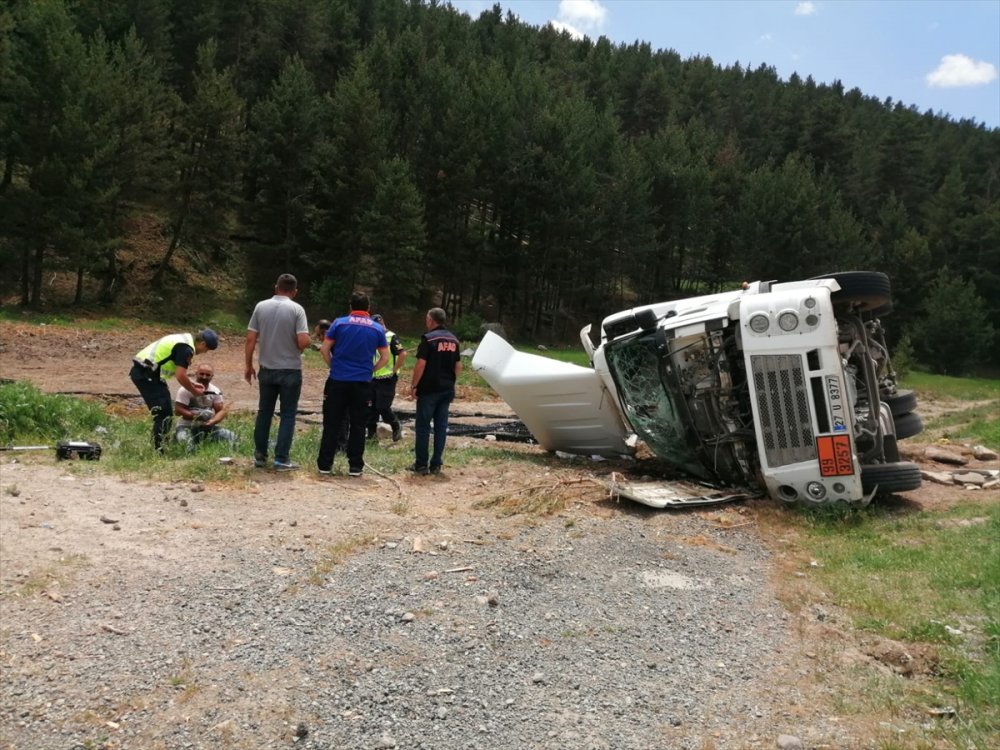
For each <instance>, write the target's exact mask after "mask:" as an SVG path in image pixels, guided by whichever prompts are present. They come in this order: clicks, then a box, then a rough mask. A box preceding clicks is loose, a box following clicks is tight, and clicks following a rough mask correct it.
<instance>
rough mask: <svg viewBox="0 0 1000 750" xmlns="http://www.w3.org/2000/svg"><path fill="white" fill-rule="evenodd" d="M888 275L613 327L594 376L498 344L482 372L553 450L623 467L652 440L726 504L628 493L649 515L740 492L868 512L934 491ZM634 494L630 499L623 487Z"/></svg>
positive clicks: (749, 295) (658, 307)
mask: <svg viewBox="0 0 1000 750" xmlns="http://www.w3.org/2000/svg"><path fill="white" fill-rule="evenodd" d="M891 310H892V303H891V287H890V283H889V279H888V277H886V275H885V274H882V273H875V272H869V271H849V272H843V273H834V274H828V275H825V276H823V277H820V278H814V279H809V280H805V281H796V282H788V283H774V282H766V281H758V282H754V283H751V284H745V285H744V286H743V288H742V289H741V290H738V291H733V292H726V293H722V294H716V295H707V296H701V297H694V298H690V299H682V300H675V301H671V302H663V303H660V304H655V305H647V306H644V307H636V308H633V309H631V310H626V311H624V312H620V313H616V314H614V315H611V316H609V317H607V318H605V319H604V321H603V323H602V325H601V332H600V334H601V335H600V343H599V345H598V346H597V347H596V348H594V345H593V343H592V341H591V339H590V326H587V327H586V328H584V329H583V331H581V340H582V341H583V345H584V347H585V348H586V349H587V351H588V353H589V354H590V357H591V362H592V364H593V367H592V368H586V367H580V366H578V365H572V364H567V363H564V362H558V361H555V360H552V359H548V358H545V357H540V356H537V355H533V354H526V353H522V352H518V351H516V350H515V349H513V348H512V347H511V346H510V345H509V344H508V343H507V342H506V341H504V340H503V339H502V338H501V337H499V336H496V335H495V334H487V336H486V337H485V338H484V339H483V341H482V342H481V344H480V346H479V348H478V349H477V351H476V354H475V357H474V358H473V362H472V366H473V368H474V369H475V370H476V371H478V372H479V373H480V374H481V375H482V376H483V377H484V378H485V379H486V381H487V382H488V383H489V384H490V385H491V386H492V387H493V388H494V389H495V390H496V391H497V392H498V393H499V394H500V395H501V396H502V397H503V398H504V399H505V400H506V401H507V403H508V404H510V406H511V407H512V408H513V409H514V411H515V412H516V413H517V415H518V417H519V418H520V419H521V420H522V421H523V422H524V423H525V425H526V427H527V428H528V429H529V430H530V431H531V432H532V434H533V435H534V437H535V438H536V439H537V440H538V442H539V443H540V444H541V446H542V447H544V448H546V449H548V450H554V451H555V450H558V451H564V452H567V453H578V454H583V455H595V454H596V455H601V456H615V455H620V454H624V453H629V452H632V446H634V445H635V442H636V441H635V439H632V438H631V436H630V435H629V433H630V432H631V433H634V435H635V436H636V437H637V438H638V439H639V440H641V441H643V442H644V443H645V444H646V445H647V446H648V447H649V449H650V450H651V451H652V452H653V453H654V454H655V455H656V456H657V457H658V458H659V459H660V460H662V461H663V462H666V463H667V464H669V465H671V466H672V467H674V468H676V469H679V470H681V471H682V472H684V474H685V475H687V476H689V477H691V478H693V479H695V480H697V482H698V484H700V485H702V486H705V487H707V488H708V489H710V490H714V492H694V493H692V492H690V491H680V492H678V491H669V490H668V491H667V492H666V493H665V494H664V491H663V488H662V486H661V485H658V486H657V487H645V488H644V487H643V486H642V485H641V484H640V483H628V482H626V483H625V484H624V485H622V487H624V490H623V491H622V492H621V494H624V495H626V496H628V497H632V498H633V499H636V500H639V501H640V502H645V503H647V504H649V505H654V506H657V507H663V506H664V505H683V504H704V503H707V502H712V501H719V500H726V499H731V498H732V497H734V496H736V495H739V494H744V495H745V494H753V493H756V494H760V493H761V492H762V491H766V492H767V493H768V494H769V495H770V496H771V497H773V498H775V499H778V500H782V501H785V502H788V503H794V502H799V501H802V502H808V503H815V504H821V503H832V502H845V503H849V504H852V505H865V504H867V503H868V502H870V501H871V499H872V497H873V496H875V495H880V494H889V493H893V492H904V491H908V490H914V489H917V488H918V487H919V486H920V470H919V468H918V467H917V466H916V465H915V464H913V463H909V462H903V461H900V456H899V451H898V448H897V441H898V440H902V439H904V438H907V437H911V436H913V435H916V434H917V433H919V432H920V431H921V430H922V429H923V425H922V422H921V419H920V417H919V415H918V414H917V413H916V411H915V408H916V405H917V401H916V397H915V396H914V394H913V393H912V392H911V391H904V390H900V389H898V388H897V382H896V374H895V372H894V371H893V368H892V364H891V362H890V359H889V353H888V350H887V349H886V345H885V337H884V332H883V328H882V324H881V321H880V316H881V315H885V314H887V313H888V312H891ZM619 489H621V488H619Z"/></svg>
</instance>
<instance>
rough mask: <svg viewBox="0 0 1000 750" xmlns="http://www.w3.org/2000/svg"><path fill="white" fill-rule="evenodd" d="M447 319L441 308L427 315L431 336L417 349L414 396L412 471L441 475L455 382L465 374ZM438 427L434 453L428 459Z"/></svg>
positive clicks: (455, 338) (411, 390)
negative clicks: (432, 431) (432, 426)
mask: <svg viewBox="0 0 1000 750" xmlns="http://www.w3.org/2000/svg"><path fill="white" fill-rule="evenodd" d="M446 319H447V318H446V315H445V312H444V310H443V309H441V308H440V307H432V308H431V309H430V310H428V311H427V317H426V319H425V322H426V325H427V332H426V333H425V334H424V335H423V336H421V337H420V344H419V345H418V346H417V364H416V365H415V366H414V367H413V385H412V387H411V388H410V394H411V395H412V396H414V397H415V398H416V399H417V420H416V425H415V427H414V432H415V434H416V442H415V443H414V446H413V451H414V459H415V460H414V462H413V466H411V467H410V470H411V471H414V472H416V473H417V474H439V473H440V472H441V465H442V463H443V462H444V445H445V441H446V440H447V438H448V407H449V406H450V405H451V402H452V399H454V398H455V380H456V379H457V378H458V376H459V374H460V373H461V372H462V356H461V354H460V353H459V351H458V348H459V344H458V337H457V336H455V334H453V333H452V332H451V331H449V330H448V329H447V328H445V327H444V324H445V321H446ZM431 422H433V423H434V452H433V453H431V454H430V455H429V456H428V447H429V443H430V437H431Z"/></svg>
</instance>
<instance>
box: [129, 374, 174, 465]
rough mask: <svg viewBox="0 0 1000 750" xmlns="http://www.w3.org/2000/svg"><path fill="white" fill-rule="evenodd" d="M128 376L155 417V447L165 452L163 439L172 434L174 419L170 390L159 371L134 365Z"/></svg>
mask: <svg viewBox="0 0 1000 750" xmlns="http://www.w3.org/2000/svg"><path fill="white" fill-rule="evenodd" d="M128 376H129V378H131V380H132V382H133V383H135V387H136V388H138V389H139V395H140V396H142V400H143V401H145V402H146V406H147V407H148V408H149V412H150V414H152V415H153V447H154V448H156V450H163V438H164V436H166V435H169V434H170V426H171V424H172V423H173V419H174V401H173V399H172V398H171V397H170V388H168V387H167V384H166V383H164V382H163V381H162V380H160V373H159V371H158V370H152V369H150V368H148V367H143V366H142V365H140V364H134V365H132V370H131V372H129V374H128Z"/></svg>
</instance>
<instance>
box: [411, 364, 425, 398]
mask: <svg viewBox="0 0 1000 750" xmlns="http://www.w3.org/2000/svg"><path fill="white" fill-rule="evenodd" d="M425 367H427V360H426V359H420V358H418V359H417V364H415V365H414V366H413V380H412V381H411V384H410V396H413V397H416V395H417V384H418V383H420V378H422V377H423V376H424V368H425Z"/></svg>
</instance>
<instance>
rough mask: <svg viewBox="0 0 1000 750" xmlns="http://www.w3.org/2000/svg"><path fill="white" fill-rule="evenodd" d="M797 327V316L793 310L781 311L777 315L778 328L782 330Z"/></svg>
mask: <svg viewBox="0 0 1000 750" xmlns="http://www.w3.org/2000/svg"><path fill="white" fill-rule="evenodd" d="M798 327H799V316H798V315H796V314H795V313H793V312H783V313H781V315H779V316H778V328H780V329H781V330H782V331H794V330H795V329H796V328H798Z"/></svg>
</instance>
